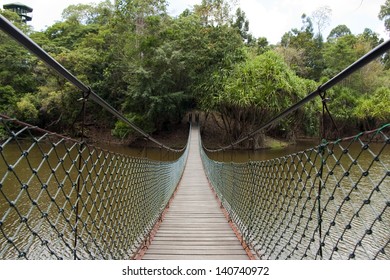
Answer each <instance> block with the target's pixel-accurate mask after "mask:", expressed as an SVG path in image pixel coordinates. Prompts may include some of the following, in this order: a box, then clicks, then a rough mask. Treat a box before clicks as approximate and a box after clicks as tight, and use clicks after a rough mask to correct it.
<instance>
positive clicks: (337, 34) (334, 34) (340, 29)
mask: <svg viewBox="0 0 390 280" xmlns="http://www.w3.org/2000/svg"><path fill="white" fill-rule="evenodd" d="M351 34H352V32H351V30H350V29H349V28H348V27H347V26H346V25H345V24H341V25H338V26H336V27H335V28H333V29H332V30H331V31H330V33H329V35H328V38H327V40H328V41H335V40H337V39H338V38H341V37H343V36H346V35H351Z"/></svg>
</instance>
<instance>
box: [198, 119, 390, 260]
mask: <svg viewBox="0 0 390 280" xmlns="http://www.w3.org/2000/svg"><path fill="white" fill-rule="evenodd" d="M201 156H202V160H203V164H204V165H205V170H206V173H207V176H208V178H209V180H210V182H211V184H212V186H213V187H214V189H215V190H216V193H217V195H218V197H219V199H220V200H221V203H222V204H223V206H224V208H225V209H226V210H227V212H228V213H229V216H230V218H231V219H232V221H233V222H234V223H235V224H236V226H237V227H238V229H239V230H240V232H241V234H242V236H243V239H244V241H245V243H246V244H249V246H250V248H251V249H252V250H253V251H254V252H255V253H256V254H257V256H258V257H259V258H261V259H390V245H389V243H390V125H385V126H383V127H382V128H380V129H378V130H375V131H371V132H366V133H361V134H359V135H357V136H355V137H352V138H344V139H340V140H337V141H335V142H324V143H322V144H321V145H319V146H317V147H314V148H311V149H307V150H305V151H303V152H299V153H295V154H291V155H287V156H284V157H281V158H277V159H272V160H266V161H249V162H247V163H232V162H231V163H227V162H218V161H214V160H211V159H210V158H209V157H208V156H207V154H206V152H205V151H204V150H203V149H202V148H201Z"/></svg>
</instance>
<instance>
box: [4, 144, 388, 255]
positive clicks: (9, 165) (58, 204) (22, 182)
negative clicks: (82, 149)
mask: <svg viewBox="0 0 390 280" xmlns="http://www.w3.org/2000/svg"><path fill="white" fill-rule="evenodd" d="M30 144H31V143H26V145H24V144H23V142H22V144H20V143H19V145H17V144H8V145H7V146H6V147H5V148H4V149H3V150H2V151H1V153H0V223H1V232H0V259H8V258H10V259H15V258H18V257H21V258H23V252H28V258H32V259H52V258H56V256H55V254H54V255H53V254H52V253H51V252H52V251H57V252H61V255H62V257H64V258H68V259H71V258H72V257H73V252H72V246H73V242H74V241H73V239H74V228H73V224H74V223H75V215H74V213H73V212H74V211H73V209H72V207H74V201H75V199H76V190H75V181H76V178H77V174H78V171H77V169H78V168H77V166H78V162H76V161H77V151H75V150H72V149H71V147H70V146H69V144H68V145H64V146H61V145H60V146H58V147H56V148H55V151H53V150H52V149H53V147H52V146H51V145H42V144H41V145H39V146H35V147H34V148H33V149H30V150H29V151H28V155H25V156H22V157H21V155H22V154H23V153H24V152H25V150H26V149H28V147H29V145H30ZM314 145H315V143H311V142H303V143H299V144H297V145H294V146H289V147H288V148H284V149H268V150H260V151H225V152H223V153H219V154H213V155H211V157H212V158H213V159H215V160H218V161H234V162H246V161H248V160H249V159H250V160H267V159H271V158H275V157H281V156H284V155H286V154H291V153H294V152H297V151H301V150H305V149H307V148H310V147H313V146H314ZM102 148H104V149H107V150H110V151H112V152H115V153H121V154H125V155H130V156H134V157H148V158H150V159H153V160H162V161H165V160H168V161H169V160H174V159H176V158H177V155H174V154H172V153H168V152H166V151H163V150H161V149H151V148H148V149H139V148H129V147H124V146H118V145H110V146H104V147H102ZM370 148H371V149H372V151H374V152H378V150H379V149H380V148H381V146H380V145H376V144H372V145H371V147H370ZM360 152H361V149H360V148H359V147H358V146H351V147H350V148H349V153H350V154H351V155H352V157H356V156H357V155H358V154H359V153H360ZM48 155H49V156H48ZM85 157H87V155H85ZM372 162H373V160H372V156H370V154H369V153H367V154H365V155H363V156H361V157H360V159H359V165H360V166H362V167H363V169H365V168H367V167H368V166H370V165H371V164H372ZM88 164H91V163H88ZM389 166H390V152H389V149H388V148H387V150H386V151H384V152H382V155H381V165H376V166H373V167H372V168H371V170H370V179H367V180H362V182H361V183H362V184H367V188H364V187H363V188H360V191H361V192H363V194H362V197H367V196H370V194H371V192H372V186H373V184H374V185H375V184H377V182H379V181H381V180H382V183H381V191H380V192H378V193H374V194H373V195H372V199H371V200H374V199H378V201H379V204H380V205H379V206H378V207H376V206H375V203H374V204H372V205H374V206H371V207H373V209H374V210H373V211H369V213H372V215H378V213H377V212H378V211H379V209H382V208H383V207H382V204H383V202H384V201H385V202H386V201H390V180H389V176H387V178H383V170H385V168H388V167H389ZM375 168H378V170H377V172H376V171H375ZM83 172H86V171H83ZM335 172H343V171H342V170H339V171H337V170H336V171H335ZM351 172H352V173H353V172H356V174H355V175H356V176H355V177H359V176H360V173H359V172H361V170H360V169H358V168H356V169H351ZM83 174H84V173H83ZM376 174H377V177H376ZM84 176H85V178H88V174H87V173H85V175H84ZM99 176H100V175H99ZM99 176H97V177H99ZM102 176H103V175H102ZM353 177H354V174H352V175H351V177H350V178H353ZM95 179H96V178H95ZM95 179H93V180H95ZM88 180H92V179H88ZM96 180H103V179H102V178H100V179H99V178H98V179H96ZM352 180H355V179H352ZM365 181H366V182H365ZM373 182H374V183H373ZM87 193H88V191H85V193H84V194H83V195H86V196H91V194H87ZM90 193H92V196H91V197H93V196H94V195H96V193H94V192H93V191H90ZM336 194H338V195H339V196H340V197H339V198H337V197H335V201H339V202H340V203H341V201H342V200H343V199H344V196H345V193H343V192H342V191H338V192H337V193H336ZM54 200H55V203H54ZM90 200H92V201H93V198H92V199H90ZM87 201H88V200H87ZM88 203H89V205H91V202H88ZM88 203H87V204H88ZM92 204H93V203H92ZM37 205H38V206H37ZM92 206H93V205H92ZM92 208H93V207H92ZM350 210H351V211H354V209H352V208H351V209H350ZM93 211H95V210H93ZM93 211H92V212H93ZM95 214H96V213H92V214H88V215H87V216H88V219H89V218H90V217H93V215H95ZM45 215H47V216H46V217H44V216H45ZM360 220H361V219H359V221H360ZM382 220H383V221H381V224H382V225H384V226H383V227H382V228H380V229H377V228H375V230H376V231H379V232H381V234H380V235H379V238H382V239H383V240H384V242H386V240H389V239H390V237H389V235H390V233H389V229H390V224H389V208H387V209H386V210H385V213H383V214H382ZM377 224H378V223H377ZM363 226H366V225H362V227H363ZM38 234H39V238H38V237H37V235H38ZM81 234H86V235H88V233H87V232H85V230H84V233H81ZM42 236H43V237H42ZM374 241H375V240H374ZM374 241H373V242H374ZM47 242H49V243H50V249H48V248H47V246H46V245H47ZM90 242H93V241H90ZM382 243H383V242H382ZM16 247H17V248H19V249H16ZM373 247H375V248H376V247H377V246H373ZM388 256H389V255H385V257H388ZM81 257H83V256H81ZM84 257H85V258H88V254H86V255H85V256H84Z"/></svg>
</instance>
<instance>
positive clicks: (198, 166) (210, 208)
mask: <svg viewBox="0 0 390 280" xmlns="http://www.w3.org/2000/svg"><path fill="white" fill-rule="evenodd" d="M198 140H199V134H198V127H196V126H195V127H194V126H193V127H192V130H191V142H190V151H189V155H188V161H187V165H186V168H185V170H184V174H183V178H182V180H181V182H180V185H179V188H178V191H177V193H176V196H175V198H174V200H173V202H172V204H171V206H170V208H169V210H168V212H167V214H166V216H165V219H164V221H163V222H162V224H161V225H160V228H159V230H158V231H157V234H156V235H155V237H154V239H153V241H152V243H151V245H150V246H149V249H148V250H147V251H146V253H145V255H144V257H143V259H144V260H210V259H215V260H224V259H228V260H248V259H249V258H248V255H247V254H246V252H245V250H244V249H243V247H242V246H241V243H240V242H239V240H238V238H237V237H236V235H235V233H234V232H233V230H232V228H231V227H230V225H229V223H228V221H227V220H226V218H225V216H224V214H223V213H222V210H221V208H220V207H219V204H218V202H217V200H216V199H215V196H214V194H213V192H212V191H211V189H210V187H209V185H208V181H207V178H206V175H205V173H204V170H203V165H202V160H201V158H200V152H199V147H198Z"/></svg>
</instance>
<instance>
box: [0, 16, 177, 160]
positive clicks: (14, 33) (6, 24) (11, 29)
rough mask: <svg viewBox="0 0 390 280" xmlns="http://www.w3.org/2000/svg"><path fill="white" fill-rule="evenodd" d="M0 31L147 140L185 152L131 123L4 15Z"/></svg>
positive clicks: (169, 149)
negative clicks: (169, 145)
mask: <svg viewBox="0 0 390 280" xmlns="http://www.w3.org/2000/svg"><path fill="white" fill-rule="evenodd" d="M0 29H2V30H3V31H4V32H5V33H6V34H8V35H9V36H10V37H11V38H13V39H14V40H15V41H16V42H18V43H19V44H21V45H22V46H23V47H25V48H26V49H28V50H29V51H31V52H32V53H33V54H35V55H36V56H37V57H38V58H39V59H40V60H42V61H43V62H44V63H46V64H47V65H48V66H49V67H50V68H52V69H53V70H55V71H56V72H57V73H58V74H59V75H60V76H61V77H63V78H65V79H67V80H68V81H69V82H70V83H71V84H73V85H74V86H76V87H77V88H79V89H80V90H81V91H82V92H83V93H84V95H85V96H86V97H88V98H89V99H91V100H92V101H94V102H95V103H96V104H98V105H100V106H101V107H103V108H104V109H105V110H107V111H108V112H110V113H111V114H112V115H114V116H115V117H117V118H118V119H119V120H121V121H123V122H124V123H126V124H127V125H128V126H130V127H131V128H133V129H134V130H135V131H137V132H138V133H139V134H141V135H142V136H144V137H145V138H147V139H148V140H150V141H152V142H154V143H155V144H157V145H158V146H159V147H161V148H164V149H166V150H168V151H171V152H178V153H180V152H183V151H184V149H185V147H184V148H183V149H174V148H171V147H168V146H167V145H165V144H163V143H161V142H159V141H158V140H156V139H154V138H153V137H152V136H150V135H149V134H148V133H146V132H145V131H143V130H142V129H141V128H140V127H138V126H137V125H135V124H134V123H132V122H131V121H129V120H128V119H127V118H126V117H125V116H124V115H123V114H121V113H120V112H119V111H118V110H116V109H115V108H114V107H112V106H111V105H110V104H109V103H108V102H107V101H105V100H104V99H103V98H101V97H100V96H99V95H98V94H96V93H95V92H94V91H93V90H92V89H91V88H90V87H88V86H87V85H85V84H84V83H83V82H81V81H80V80H79V79H77V78H76V77H75V76H74V75H73V74H72V73H71V72H70V71H69V70H67V69H66V68H65V67H64V66H63V65H61V64H60V63H59V62H58V61H56V60H55V59H54V58H53V57H52V56H50V55H49V54H48V53H47V52H46V51H45V50H43V49H42V48H41V47H40V46H39V45H38V44H37V43H35V42H34V41H33V40H32V39H31V38H29V37H28V36H27V35H26V34H24V33H23V32H22V31H21V30H20V29H18V28H17V27H16V26H15V25H13V24H12V23H11V22H10V21H9V20H7V19H6V18H5V17H4V16H3V15H0Z"/></svg>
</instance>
